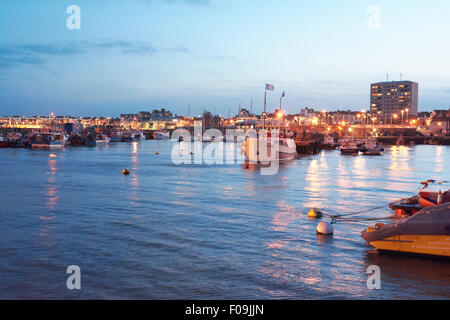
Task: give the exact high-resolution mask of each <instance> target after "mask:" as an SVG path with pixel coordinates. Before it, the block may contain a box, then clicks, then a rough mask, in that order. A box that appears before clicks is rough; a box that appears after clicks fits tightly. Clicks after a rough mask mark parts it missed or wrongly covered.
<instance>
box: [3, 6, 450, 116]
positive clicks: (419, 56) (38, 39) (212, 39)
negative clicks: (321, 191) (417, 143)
mask: <svg viewBox="0 0 450 320" xmlns="http://www.w3.org/2000/svg"><path fill="white" fill-rule="evenodd" d="M70 5H77V6H79V7H80V9H81V28H80V29H79V30H77V29H75V30H69V29H68V28H67V27H66V20H67V19H68V18H69V16H70V14H67V13H66V9H67V7H68V6H70ZM371 5H377V6H378V7H379V9H380V13H381V16H380V20H379V21H380V23H379V25H378V26H379V27H370V26H369V25H368V20H369V19H370V18H371V14H370V13H368V11H367V9H368V7H369V6H371ZM449 13H450V1H448V0H434V1H412V0H395V1H392V0H389V1H365V0H344V1H336V0H330V1H325V0H322V1H299V0H282V1H265V0H253V1H250V0H248V1H245V0H244V1H237V0H236V1H235V0H147V1H146V0H85V1H82V0H71V1H65V0H57V1H56V0H48V1H44V0H40V1H39V0H2V1H0V115H22V114H24V115H35V114H42V115H45V114H49V113H50V112H55V113H57V114H61V115H67V114H71V115H76V116H84V115H89V116H95V115H106V116H117V115H119V114H120V113H134V112H137V111H140V110H151V109H154V108H158V109H159V108H166V109H169V110H171V111H173V112H174V113H178V114H186V113H187V108H188V104H190V105H191V115H198V114H200V113H201V112H202V110H203V109H208V110H210V111H213V110H215V111H216V113H220V114H222V115H223V116H228V112H229V110H231V114H232V115H234V114H236V113H237V110H238V108H239V104H240V103H242V107H246V108H250V100H251V98H252V97H253V111H254V112H256V113H261V112H262V111H263V97H264V84H265V83H271V84H273V85H275V90H274V91H273V92H269V93H268V111H271V110H273V109H274V108H275V107H276V106H277V105H278V103H279V97H280V95H281V93H282V92H283V91H285V92H286V97H285V98H284V100H283V101H284V108H285V109H286V110H287V111H288V112H289V113H297V112H299V111H300V108H304V107H314V108H316V109H319V110H321V109H328V110H334V109H336V108H341V109H343V108H349V109H352V110H361V109H368V106H369V85H370V83H371V82H379V81H384V80H386V75H387V74H389V77H390V80H399V79H400V74H401V73H403V79H404V80H412V81H416V82H418V83H419V111H428V110H432V109H434V108H448V107H449V106H450V54H449V53H450V42H449V41H448V38H449V30H450V19H448V16H449Z"/></svg>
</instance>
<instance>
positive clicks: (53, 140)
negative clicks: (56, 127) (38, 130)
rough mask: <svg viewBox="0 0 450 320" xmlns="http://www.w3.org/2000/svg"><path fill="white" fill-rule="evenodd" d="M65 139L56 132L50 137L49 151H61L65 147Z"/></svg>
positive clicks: (61, 133) (61, 134)
mask: <svg viewBox="0 0 450 320" xmlns="http://www.w3.org/2000/svg"><path fill="white" fill-rule="evenodd" d="M66 142H67V137H66V136H65V135H64V133H63V132H56V133H53V134H51V136H50V146H49V147H50V149H63V148H64V147H65V145H66Z"/></svg>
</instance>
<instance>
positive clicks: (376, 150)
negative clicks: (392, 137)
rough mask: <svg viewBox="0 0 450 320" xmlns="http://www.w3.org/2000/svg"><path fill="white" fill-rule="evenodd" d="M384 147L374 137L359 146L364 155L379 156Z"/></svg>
mask: <svg viewBox="0 0 450 320" xmlns="http://www.w3.org/2000/svg"><path fill="white" fill-rule="evenodd" d="M383 151H384V148H383V146H381V145H380V144H379V143H378V141H377V140H376V139H367V140H366V141H365V143H364V144H363V145H362V147H361V152H362V153H363V155H366V156H381V155H382V154H383Z"/></svg>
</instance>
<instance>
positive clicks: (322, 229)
mask: <svg viewBox="0 0 450 320" xmlns="http://www.w3.org/2000/svg"><path fill="white" fill-rule="evenodd" d="M317 233H318V234H325V235H331V234H333V226H332V225H331V224H330V223H329V222H325V221H322V222H321V223H319V224H318V225H317Z"/></svg>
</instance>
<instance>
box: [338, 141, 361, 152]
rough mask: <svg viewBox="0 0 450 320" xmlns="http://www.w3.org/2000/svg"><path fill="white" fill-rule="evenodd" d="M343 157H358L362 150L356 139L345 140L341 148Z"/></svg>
mask: <svg viewBox="0 0 450 320" xmlns="http://www.w3.org/2000/svg"><path fill="white" fill-rule="evenodd" d="M339 151H340V152H341V154H342V155H358V154H359V151H360V148H359V147H358V146H357V145H356V142H355V140H354V139H344V140H342V144H341V146H340V147H339Z"/></svg>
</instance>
